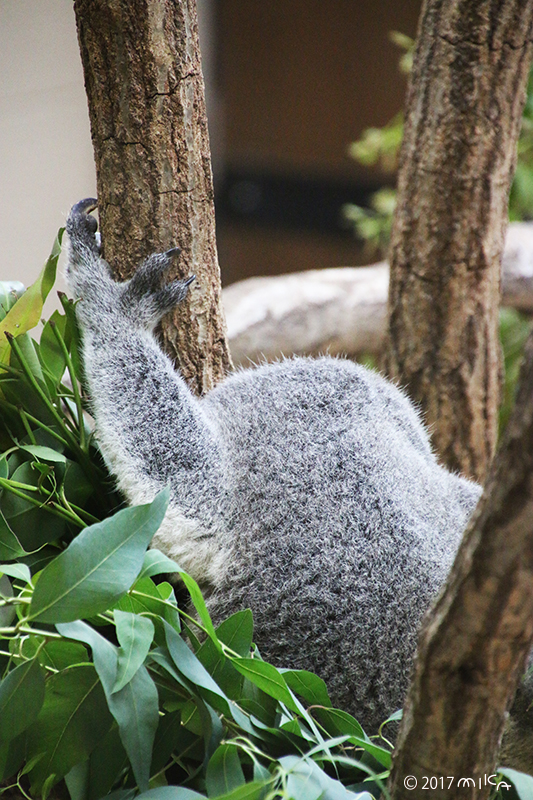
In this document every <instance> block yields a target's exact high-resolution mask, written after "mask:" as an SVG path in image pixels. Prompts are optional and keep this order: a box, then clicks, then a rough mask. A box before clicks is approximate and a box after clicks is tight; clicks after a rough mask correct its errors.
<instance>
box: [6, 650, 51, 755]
mask: <svg viewBox="0 0 533 800" xmlns="http://www.w3.org/2000/svg"><path fill="white" fill-rule="evenodd" d="M43 700H44V674H43V671H42V669H41V667H40V665H39V662H38V661H36V660H35V659H34V660H33V661H26V662H25V663H24V664H21V665H20V666H19V667H16V668H15V669H14V670H12V671H11V672H9V673H8V674H7V675H6V677H5V678H4V680H3V681H2V682H1V683H0V742H3V741H9V740H10V739H14V738H15V737H16V736H18V735H19V733H22V731H24V730H26V728H29V726H30V725H31V724H32V723H33V722H34V721H35V720H36V718H37V716H38V714H39V711H40V710H41V706H42V704H43Z"/></svg>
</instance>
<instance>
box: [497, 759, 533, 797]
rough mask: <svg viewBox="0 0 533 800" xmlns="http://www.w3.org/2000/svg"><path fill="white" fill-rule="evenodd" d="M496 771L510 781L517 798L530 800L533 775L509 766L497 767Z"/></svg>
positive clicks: (532, 794)
mask: <svg viewBox="0 0 533 800" xmlns="http://www.w3.org/2000/svg"><path fill="white" fill-rule="evenodd" d="M498 772H499V773H500V775H503V776H504V778H508V779H509V780H510V781H511V783H512V784H513V786H514V788H515V791H516V793H517V795H518V797H519V800H531V798H532V797H533V777H532V776H531V775H526V774H525V773H524V772H518V770H516V769H511V768H510V767H499V768H498ZM504 796H505V795H504Z"/></svg>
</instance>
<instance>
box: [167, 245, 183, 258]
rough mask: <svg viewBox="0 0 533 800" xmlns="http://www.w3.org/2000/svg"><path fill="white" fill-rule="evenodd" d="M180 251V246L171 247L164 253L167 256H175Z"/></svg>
mask: <svg viewBox="0 0 533 800" xmlns="http://www.w3.org/2000/svg"><path fill="white" fill-rule="evenodd" d="M180 253H181V247H171V248H170V250H167V251H166V253H165V255H166V256H168V257H169V258H176V256H179V254H180Z"/></svg>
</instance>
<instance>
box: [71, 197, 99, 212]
mask: <svg viewBox="0 0 533 800" xmlns="http://www.w3.org/2000/svg"><path fill="white" fill-rule="evenodd" d="M96 208H98V200H96V198H95V197H86V198H85V200H80V201H79V202H78V203H76V205H75V206H72V210H71V212H70V213H71V214H72V215H79V214H90V213H91V211H94V210H95V209H96Z"/></svg>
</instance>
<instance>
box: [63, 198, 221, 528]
mask: <svg viewBox="0 0 533 800" xmlns="http://www.w3.org/2000/svg"><path fill="white" fill-rule="evenodd" d="M95 207H96V201H95V200H92V199H89V200H82V201H81V202H80V203H78V204H77V205H75V206H74V207H73V209H72V210H71V212H70V215H69V217H68V220H67V233H68V235H69V241H70V249H69V257H68V264H67V271H66V277H67V283H68V284H69V287H70V289H71V290H72V292H73V294H74V296H75V297H76V298H77V299H78V303H77V306H76V311H77V316H78V320H79V323H80V327H81V330H82V336H83V355H84V364H85V372H86V376H87V382H88V386H89V392H90V397H91V404H92V411H93V415H94V418H95V421H96V430H97V435H98V441H99V444H100V448H101V450H102V453H103V455H104V458H105V459H106V461H107V463H108V465H109V467H110V469H111V470H112V472H113V473H114V474H115V475H116V476H117V479H118V484H119V487H120V488H121V490H122V491H123V492H124V494H125V495H126V497H127V499H128V500H129V502H131V503H140V502H145V501H146V500H149V499H151V497H152V496H153V495H154V494H155V492H157V491H158V490H159V489H161V488H162V487H163V486H165V485H168V484H170V485H171V498H172V501H173V502H174V505H175V506H177V507H178V508H179V509H180V510H181V511H184V512H185V513H187V512H189V513H191V514H192V515H194V510H195V506H197V505H198V503H199V499H198V495H199V492H200V493H201V489H202V487H204V488H205V487H206V486H208V485H210V484H211V483H212V482H213V481H214V480H216V477H215V475H214V474H213V473H214V471H216V467H215V465H216V442H215V441H214V436H213V433H212V431H211V429H210V427H209V425H208V424H207V420H206V419H205V418H204V416H203V412H202V411H201V409H200V407H199V404H198V401H197V400H196V398H195V397H194V396H193V395H192V393H191V392H190V390H189V388H188V387H187V386H186V384H185V382H184V381H183V379H182V378H181V377H180V376H179V375H178V374H177V373H176V371H175V370H174V368H173V366H172V364H171V362H170V360H169V359H168V358H167V357H166V356H165V355H164V354H163V352H162V351H161V350H160V348H159V346H158V344H157V342H156V340H155V338H154V336H153V329H154V327H155V326H156V324H157V323H158V322H159V320H160V319H161V317H162V316H163V315H164V314H165V313H166V312H167V311H169V310H170V309H171V308H173V306H175V305H176V304H177V303H179V302H180V301H181V300H182V299H183V298H184V297H185V296H186V294H187V289H188V285H189V283H190V282H191V280H192V278H191V279H189V280H188V281H174V282H172V283H169V284H167V285H164V284H163V276H164V273H165V271H166V270H167V269H168V268H169V266H170V264H171V263H172V260H173V258H174V257H175V256H176V255H177V253H178V252H179V251H178V250H177V249H173V250H170V251H168V252H167V253H162V254H157V255H154V256H150V257H149V258H148V259H146V261H145V262H144V263H143V264H142V265H141V266H140V267H139V269H138V270H137V272H136V273H135V275H134V277H133V278H131V280H129V281H125V282H124V283H118V282H116V281H114V280H113V278H112V276H111V270H110V268H109V266H108V264H107V263H106V262H105V261H104V260H103V259H102V258H101V257H100V253H99V247H98V244H97V241H96V238H95V233H96V227H97V225H96V220H95V219H94V217H91V216H90V214H89V212H90V211H92V210H93V209H94V208H95Z"/></svg>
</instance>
